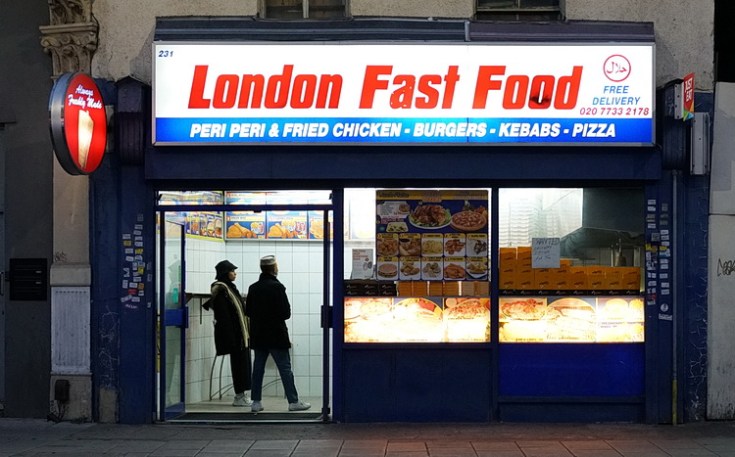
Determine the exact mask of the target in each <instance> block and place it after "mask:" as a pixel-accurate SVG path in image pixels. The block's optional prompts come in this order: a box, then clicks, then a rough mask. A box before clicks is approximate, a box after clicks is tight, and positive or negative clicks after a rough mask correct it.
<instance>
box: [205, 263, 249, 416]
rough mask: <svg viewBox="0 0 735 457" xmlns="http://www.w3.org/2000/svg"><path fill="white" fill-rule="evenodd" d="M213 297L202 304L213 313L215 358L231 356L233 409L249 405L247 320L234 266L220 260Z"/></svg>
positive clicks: (216, 267)
mask: <svg viewBox="0 0 735 457" xmlns="http://www.w3.org/2000/svg"><path fill="white" fill-rule="evenodd" d="M214 268H215V270H216V272H217V276H216V281H215V282H213V283H212V289H211V290H212V298H210V299H209V300H208V301H207V303H205V304H204V308H205V309H209V308H211V309H212V310H213V311H214V346H215V349H216V351H217V355H227V354H229V355H230V370H231V371H232V385H233V387H234V389H235V400H234V401H233V402H232V406H252V404H253V402H252V401H251V400H250V398H249V396H248V393H247V391H248V390H250V388H251V385H252V377H251V359H250V328H249V322H248V321H249V319H248V317H247V316H246V314H245V305H244V303H243V299H242V296H241V295H240V291H239V290H237V286H236V285H235V278H237V272H236V271H235V270H236V269H237V267H236V266H235V265H233V264H232V263H231V262H230V261H229V260H223V261H221V262H220V263H218V264H217V265H216V266H215V267H214Z"/></svg>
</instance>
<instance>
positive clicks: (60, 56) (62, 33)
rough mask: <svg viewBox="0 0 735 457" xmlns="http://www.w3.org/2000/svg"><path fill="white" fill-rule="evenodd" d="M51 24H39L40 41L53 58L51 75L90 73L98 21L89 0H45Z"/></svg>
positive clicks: (95, 47) (95, 45)
mask: <svg viewBox="0 0 735 457" xmlns="http://www.w3.org/2000/svg"><path fill="white" fill-rule="evenodd" d="M48 4H49V13H50V17H51V19H50V22H51V25H45V26H41V27H39V30H40V31H41V35H42V36H41V45H42V46H43V49H44V51H45V52H47V53H48V54H50V55H51V57H52V59H53V76H54V77H57V76H59V75H61V74H62V73H66V72H77V71H81V72H85V73H90V72H91V69H92V55H93V54H94V52H95V51H96V50H97V42H98V29H99V26H98V23H97V20H96V19H95V18H94V16H92V0H48Z"/></svg>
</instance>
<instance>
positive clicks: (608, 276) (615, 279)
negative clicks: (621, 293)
mask: <svg viewBox="0 0 735 457" xmlns="http://www.w3.org/2000/svg"><path fill="white" fill-rule="evenodd" d="M622 276H623V273H622V271H621V270H620V268H616V267H605V280H604V281H603V289H606V290H620V289H622V288H623V287H622V284H621V282H620V281H621V278H622Z"/></svg>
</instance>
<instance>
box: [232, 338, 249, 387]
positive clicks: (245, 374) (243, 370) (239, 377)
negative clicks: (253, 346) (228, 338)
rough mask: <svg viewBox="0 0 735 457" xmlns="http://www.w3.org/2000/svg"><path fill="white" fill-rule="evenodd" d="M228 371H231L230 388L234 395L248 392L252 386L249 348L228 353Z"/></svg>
mask: <svg viewBox="0 0 735 457" xmlns="http://www.w3.org/2000/svg"><path fill="white" fill-rule="evenodd" d="M230 369H231V370H232V386H233V387H234V388H235V393H236V394H241V393H243V392H245V391H246V390H250V388H251V386H252V378H251V372H252V368H251V362H250V348H245V349H242V350H240V351H237V352H232V353H230Z"/></svg>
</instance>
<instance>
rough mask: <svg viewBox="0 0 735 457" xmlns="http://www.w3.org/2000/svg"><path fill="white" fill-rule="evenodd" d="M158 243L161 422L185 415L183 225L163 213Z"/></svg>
mask: <svg viewBox="0 0 735 457" xmlns="http://www.w3.org/2000/svg"><path fill="white" fill-rule="evenodd" d="M161 220H164V221H165V222H164V224H163V226H162V227H161V243H160V259H162V262H161V264H160V275H159V277H160V291H159V297H160V299H159V304H160V305H159V317H160V332H161V334H160V336H159V338H160V339H159V342H160V386H161V387H162V389H161V390H160V392H161V395H160V402H161V405H160V411H161V412H162V415H163V418H164V419H171V418H173V417H176V416H178V415H181V414H183V413H184V412H185V408H184V404H185V392H186V391H185V389H184V386H185V380H186V373H185V363H184V361H185V360H186V354H185V348H186V329H187V328H188V312H187V308H186V306H185V302H184V297H183V296H184V293H183V291H184V290H185V288H184V275H183V272H184V271H186V268H185V264H184V253H185V238H184V225H181V224H178V223H175V222H171V221H168V220H165V213H162V217H161Z"/></svg>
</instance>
